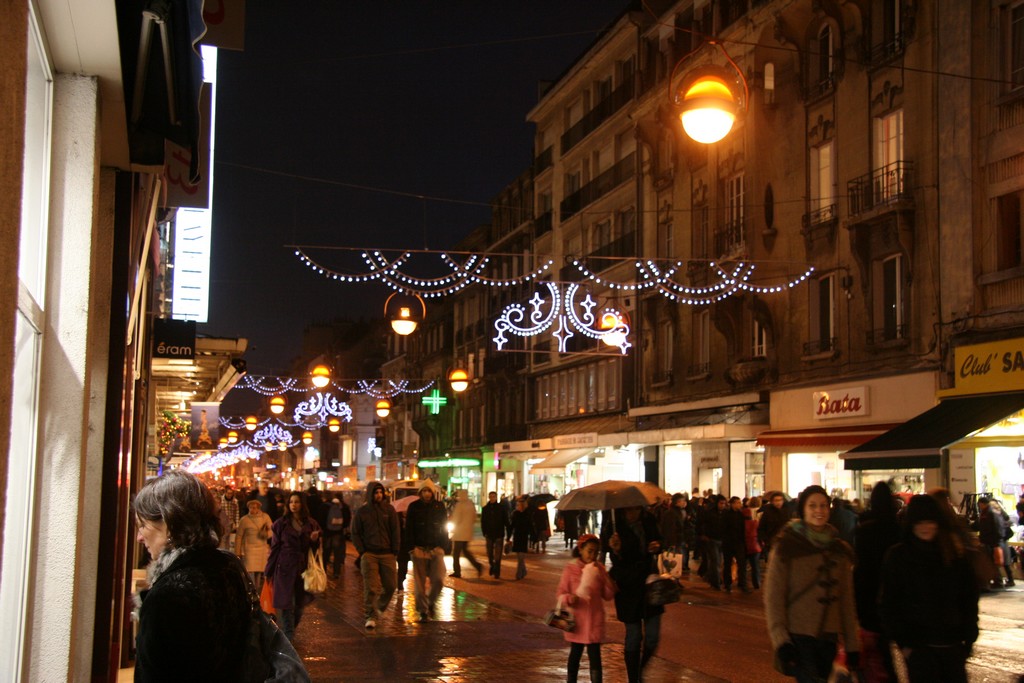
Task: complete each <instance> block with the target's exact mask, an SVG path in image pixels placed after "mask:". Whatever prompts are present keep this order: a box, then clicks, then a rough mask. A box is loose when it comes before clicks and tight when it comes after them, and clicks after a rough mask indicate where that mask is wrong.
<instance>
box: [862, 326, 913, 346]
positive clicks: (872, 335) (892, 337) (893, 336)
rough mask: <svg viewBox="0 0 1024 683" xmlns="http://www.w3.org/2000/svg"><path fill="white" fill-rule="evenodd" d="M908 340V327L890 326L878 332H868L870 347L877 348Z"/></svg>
mask: <svg viewBox="0 0 1024 683" xmlns="http://www.w3.org/2000/svg"><path fill="white" fill-rule="evenodd" d="M906 338H907V326H906V325H890V326H887V327H883V328H881V329H877V330H868V333H867V342H868V346H877V345H879V344H884V343H886V342H894V341H901V340H905V339H906Z"/></svg>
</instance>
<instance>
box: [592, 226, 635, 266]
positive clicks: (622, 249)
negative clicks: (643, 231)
mask: <svg viewBox="0 0 1024 683" xmlns="http://www.w3.org/2000/svg"><path fill="white" fill-rule="evenodd" d="M626 256H628V257H630V258H634V257H636V231H635V230H631V231H630V232H627V233H626V234H625V235H623V236H622V237H619V238H618V239H614V240H612V241H611V242H609V243H608V244H605V245H602V246H600V247H598V248H597V249H595V250H594V251H592V252H590V253H589V254H587V258H588V259H600V258H622V257H626ZM604 267H607V266H604ZM599 268H601V266H598V267H594V268H593V270H598V269H599Z"/></svg>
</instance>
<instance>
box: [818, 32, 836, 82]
mask: <svg viewBox="0 0 1024 683" xmlns="http://www.w3.org/2000/svg"><path fill="white" fill-rule="evenodd" d="M834 70H835V54H834V47H833V41H832V27H831V26H829V25H828V24H825V25H824V26H822V27H821V30H820V31H818V81H819V82H824V81H831V80H832V73H833V72H834Z"/></svg>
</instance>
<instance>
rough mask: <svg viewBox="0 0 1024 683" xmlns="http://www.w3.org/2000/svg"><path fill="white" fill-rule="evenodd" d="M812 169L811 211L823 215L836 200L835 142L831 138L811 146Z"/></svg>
mask: <svg viewBox="0 0 1024 683" xmlns="http://www.w3.org/2000/svg"><path fill="white" fill-rule="evenodd" d="M811 170H812V172H811V211H812V212H813V213H814V214H815V215H821V214H822V213H824V212H826V211H827V209H828V207H830V206H831V205H832V204H833V202H834V201H835V199H834V198H835V183H836V180H835V144H834V143H833V142H832V141H831V140H829V141H828V142H825V143H823V144H821V145H818V146H817V147H812V148H811ZM827 218H832V216H831V215H830V216H827Z"/></svg>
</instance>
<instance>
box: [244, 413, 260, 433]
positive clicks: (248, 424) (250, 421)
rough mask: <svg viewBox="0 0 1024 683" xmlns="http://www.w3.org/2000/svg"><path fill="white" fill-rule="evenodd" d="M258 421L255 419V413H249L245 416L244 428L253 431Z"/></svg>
mask: <svg viewBox="0 0 1024 683" xmlns="http://www.w3.org/2000/svg"><path fill="white" fill-rule="evenodd" d="M259 423H260V421H259V420H257V419H256V416H255V415H250V416H249V417H247V418H245V428H246V429H248V430H249V431H250V432H255V431H256V425H258V424H259Z"/></svg>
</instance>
